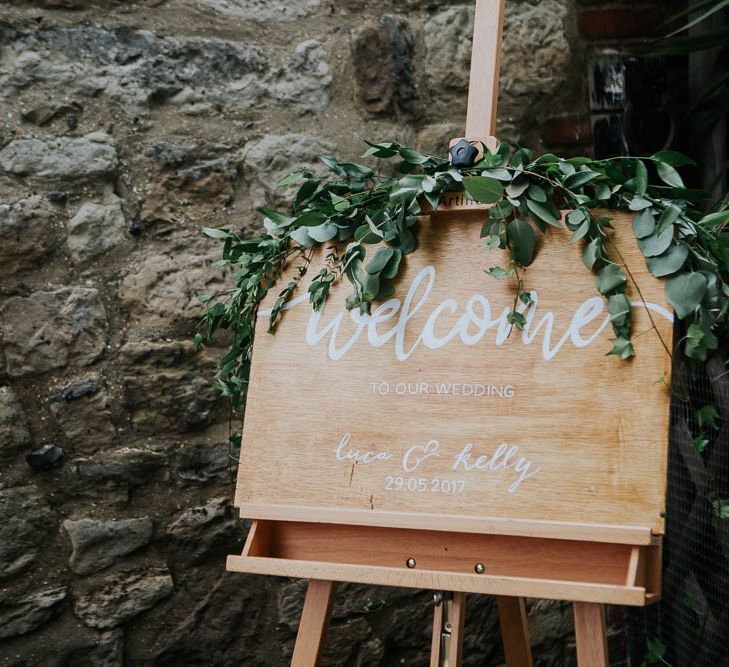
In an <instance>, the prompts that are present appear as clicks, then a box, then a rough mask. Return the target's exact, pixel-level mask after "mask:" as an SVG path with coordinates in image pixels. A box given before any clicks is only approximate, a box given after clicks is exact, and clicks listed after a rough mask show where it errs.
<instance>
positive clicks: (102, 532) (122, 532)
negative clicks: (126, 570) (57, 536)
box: [63, 517, 154, 574]
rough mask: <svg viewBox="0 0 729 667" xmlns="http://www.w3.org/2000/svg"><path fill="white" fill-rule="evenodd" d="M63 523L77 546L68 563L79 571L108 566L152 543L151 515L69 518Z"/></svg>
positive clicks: (73, 544)
mask: <svg viewBox="0 0 729 667" xmlns="http://www.w3.org/2000/svg"><path fill="white" fill-rule="evenodd" d="M63 527H64V528H65V529H66V532H67V533H68V536H69V538H70V539H71V546H72V548H73V551H72V552H71V557H70V559H69V561H68V564H69V565H70V567H71V569H72V570H73V571H74V572H76V574H93V573H94V572H100V571H101V570H104V569H106V568H107V567H109V566H110V565H112V564H114V563H115V562H117V561H118V560H120V559H121V558H123V557H124V556H126V555H127V554H130V553H132V552H133V551H136V550H137V549H139V548H141V547H143V546H145V545H147V544H149V542H150V541H151V540H152V532H153V530H154V526H153V524H152V520H151V519H150V518H149V517H142V518H138V519H119V520H118V521H114V520H112V521H96V520H94V519H78V520H75V521H73V520H70V519H67V520H66V521H64V522H63Z"/></svg>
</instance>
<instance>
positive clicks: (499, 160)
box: [195, 142, 729, 407]
mask: <svg viewBox="0 0 729 667" xmlns="http://www.w3.org/2000/svg"><path fill="white" fill-rule="evenodd" d="M368 145H369V148H368V150H367V151H366V153H365V155H366V156H374V157H376V158H380V159H383V160H395V161H396V164H395V171H396V172H397V174H398V175H397V176H394V177H377V176H376V175H375V173H374V172H373V171H372V170H371V169H369V168H368V167H365V166H362V165H359V164H354V163H349V162H340V161H338V160H336V159H334V158H332V157H329V156H322V158H321V160H322V162H323V163H324V165H326V167H327V168H328V170H329V175H328V176H327V177H326V178H319V177H317V176H315V175H314V174H313V173H311V172H299V173H296V174H293V175H291V176H289V177H287V178H286V179H284V181H282V183H281V186H291V185H294V184H296V185H298V191H297V193H296V196H295V200H294V204H293V206H292V207H291V209H290V210H288V211H276V210H272V209H268V208H264V209H261V214H262V215H263V218H264V219H263V223H264V226H265V228H266V231H267V234H265V235H263V236H260V237H257V238H251V239H244V238H241V237H240V236H239V235H238V234H236V233H235V232H234V231H232V230H228V229H210V228H205V229H204V232H205V234H207V235H208V236H211V237H213V238H216V239H220V240H221V241H222V242H223V253H222V258H221V259H220V260H219V261H218V262H216V263H215V267H216V268H220V269H222V268H224V267H225V268H229V269H230V270H231V271H232V276H233V285H232V286H231V287H230V288H229V289H227V290H224V291H222V292H220V293H217V294H214V295H207V296H205V297H203V301H204V302H205V303H206V313H205V316H204V318H203V323H202V327H201V331H200V333H198V334H197V336H196V339H195V342H196V345H197V346H200V345H202V344H203V343H211V342H212V340H213V337H214V335H215V334H216V332H217V331H219V330H227V331H228V332H229V333H230V336H231V338H230V347H229V349H228V351H227V352H226V354H225V355H224V356H223V358H222V360H221V361H220V366H219V369H218V373H217V379H218V381H219V384H220V387H221V390H222V391H223V393H224V395H226V396H227V397H229V398H230V399H231V400H232V403H233V406H234V407H239V406H240V405H241V403H242V396H243V389H244V386H245V382H246V378H247V372H248V365H249V362H250V358H251V348H252V344H253V336H254V327H255V317H256V312H257V310H258V307H259V304H260V302H261V300H262V299H263V298H264V296H265V295H266V294H267V293H268V291H269V290H270V289H272V288H273V287H274V286H275V285H276V283H277V281H278V279H279V278H280V277H281V275H282V272H283V270H284V267H285V265H287V263H289V262H290V261H291V260H292V259H297V260H298V261H299V262H300V264H299V267H298V270H297V271H296V275H295V276H294V278H293V279H291V280H290V281H288V282H287V283H286V284H285V285H284V286H283V289H281V291H280V293H279V296H278V298H277V299H276V301H275V305H274V307H273V310H272V313H271V315H270V318H269V332H271V333H273V332H274V330H275V327H276V324H277V322H278V320H279V317H280V314H281V311H282V309H283V307H284V306H285V304H286V303H287V301H288V300H289V299H291V298H292V296H293V295H294V293H295V292H296V291H297V290H299V289H301V288H302V282H303V281H304V278H305V276H306V274H307V269H308V267H309V264H310V262H311V259H312V254H313V250H314V248H315V247H316V246H321V245H327V247H328V251H327V255H326V266H325V267H324V268H322V269H321V270H320V271H319V272H318V273H317V274H316V275H315V276H313V278H312V279H311V280H310V281H309V283H308V286H307V287H306V289H307V290H308V295H309V300H310V301H311V304H312V307H313V308H315V309H320V308H321V307H322V306H323V304H324V303H325V301H326V299H327V296H328V294H329V291H330V289H331V286H332V284H333V283H334V282H335V281H336V280H338V279H340V278H344V279H346V280H348V281H349V282H350V284H351V286H352V293H351V294H350V296H349V297H348V298H347V300H346V307H347V308H349V309H353V308H358V309H359V310H360V311H361V312H363V313H368V312H369V310H370V307H371V304H372V303H373V302H375V301H379V300H382V299H385V298H387V297H388V296H389V295H390V294H392V292H393V286H392V281H393V280H394V279H395V277H396V276H397V275H398V273H399V271H400V268H401V265H402V261H403V258H404V257H405V256H406V255H408V254H410V253H412V252H414V251H415V250H416V247H417V224H418V223H417V220H418V217H417V216H418V215H420V214H422V213H426V212H427V211H428V210H430V209H432V208H436V207H437V206H438V203H439V201H440V199H441V196H442V194H443V193H444V192H454V191H455V192H464V193H465V195H466V196H467V197H468V198H469V199H472V200H475V201H478V202H482V203H487V204H491V208H490V209H489V211H488V212H487V213H484V223H483V228H482V231H481V237H482V239H483V240H484V241H483V242H484V243H485V246H486V247H487V248H490V249H495V248H500V249H502V250H506V251H508V254H507V257H508V264H507V265H506V266H492V267H484V270H485V271H486V273H487V274H488V275H489V276H492V277H493V278H496V279H505V278H513V280H514V281H515V284H516V289H515V298H514V307H513V309H512V311H511V313H510V315H509V322H510V323H511V324H512V325H513V326H514V327H517V328H520V327H522V326H523V325H524V324H525V321H526V317H525V312H527V310H528V308H529V307H530V306H531V305H532V303H531V296H530V290H529V289H528V286H527V284H526V282H525V279H526V276H525V271H524V269H525V268H526V267H528V266H529V265H530V264H531V263H532V262H533V261H534V260H535V252H536V237H537V234H538V233H539V232H542V233H543V232H546V231H547V230H548V229H549V228H557V229H560V230H561V232H562V233H563V232H564V230H563V228H564V227H566V228H567V229H568V230H569V231H570V232H571V234H572V240H573V241H574V242H575V243H577V242H579V243H581V244H582V246H583V253H582V258H583V262H584V264H585V267H586V268H587V269H589V270H592V271H594V272H595V285H596V288H597V290H598V291H599V293H600V294H602V295H603V296H605V297H606V299H607V303H608V311H609V313H610V318H611V322H612V326H613V331H614V334H615V337H614V339H613V340H612V343H613V349H612V350H611V351H610V352H609V354H615V355H619V356H620V357H622V358H623V359H628V358H630V357H631V356H633V354H634V351H633V346H632V343H631V307H630V301H629V299H628V297H627V294H626V292H627V287H628V282H629V280H631V281H632V277H631V276H629V275H626V273H625V271H624V269H623V264H624V263H623V262H622V261H621V257H620V256H619V252H618V250H617V248H616V247H615V246H614V245H613V244H612V242H611V240H610V230H611V228H612V225H611V220H610V218H609V217H607V216H605V215H604V214H603V213H601V212H600V211H604V210H606V209H613V210H616V209H617V210H624V211H629V212H632V213H633V214H634V217H633V224H632V228H633V232H634V234H635V236H636V238H637V240H638V245H639V247H640V249H641V251H642V253H643V255H644V256H645V258H646V264H647V266H648V269H649V270H650V272H651V273H652V274H653V275H654V276H656V277H658V278H663V279H665V280H666V297H667V299H668V301H669V302H670V303H671V305H672V306H673V308H674V309H675V311H676V314H677V315H678V317H679V319H681V320H684V321H685V323H686V325H687V329H686V330H687V334H686V337H685V339H684V340H683V341H681V344H680V346H681V349H682V350H683V353H684V354H685V355H686V357H688V358H689V359H692V360H696V361H704V360H705V359H706V358H707V355H708V353H709V352H710V351H711V350H714V349H716V348H717V347H718V344H719V338H718V337H717V332H718V331H719V329H720V328H721V327H723V326H724V325H725V323H726V318H727V311H729V232H727V223H729V210H727V209H726V207H725V208H724V209H720V210H717V211H715V212H713V213H709V214H705V213H703V212H701V211H700V210H699V208H698V206H697V204H698V203H699V202H701V201H703V200H704V199H705V198H706V197H707V196H708V195H707V194H706V193H704V192H701V191H697V190H692V189H688V188H686V187H685V186H684V183H683V181H682V179H681V176H680V175H679V173H678V171H677V169H678V168H680V167H682V166H684V165H687V164H691V161H690V160H689V159H688V158H686V157H684V156H683V155H681V154H679V153H675V152H672V151H665V152H661V153H657V154H656V155H654V156H652V157H650V158H613V159H608V160H600V161H594V160H590V159H589V158H571V159H561V158H558V157H557V156H555V155H552V154H547V155H543V156H541V157H539V158H535V157H534V155H533V154H532V152H531V151H529V150H526V149H524V148H514V149H512V148H510V147H509V146H508V145H507V144H502V145H501V146H500V147H499V148H498V150H496V151H495V152H491V151H488V150H485V153H484V157H483V159H481V160H480V161H479V162H478V163H477V164H475V165H474V166H472V167H469V168H465V169H455V168H453V167H451V165H450V164H449V162H448V160H447V159H444V158H438V157H434V156H432V155H425V154H423V153H420V152H418V151H416V150H413V149H412V148H408V147H405V146H402V145H400V144H398V143H395V142H389V143H377V144H375V143H369V142H368ZM651 175H655V177H654V178H651ZM560 209H561V210H562V211H564V212H565V214H564V217H563V214H562V213H561V212H560ZM636 287H637V286H636ZM637 288H638V287H637ZM638 289H639V288H638ZM667 351H668V350H667ZM669 353H670V351H669Z"/></svg>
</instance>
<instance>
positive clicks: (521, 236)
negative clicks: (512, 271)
mask: <svg viewBox="0 0 729 667" xmlns="http://www.w3.org/2000/svg"><path fill="white" fill-rule="evenodd" d="M506 235H507V238H508V240H509V243H510V244H511V246H512V249H513V253H514V260H515V261H516V263H517V264H519V265H521V266H529V265H530V264H531V263H532V262H533V261H534V247H535V243H536V239H535V236H534V230H533V229H532V226H531V225H530V224H529V223H528V222H527V221H526V220H520V219H516V220H514V221H513V222H511V223H510V224H509V226H508V228H507V230H506Z"/></svg>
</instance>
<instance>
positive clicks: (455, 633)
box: [430, 593, 466, 667]
mask: <svg viewBox="0 0 729 667" xmlns="http://www.w3.org/2000/svg"><path fill="white" fill-rule="evenodd" d="M465 620H466V594H465V593H452V594H448V597H446V594H443V599H442V600H441V602H440V603H439V604H437V605H436V607H435V611H434V613H433V642H432V644H431V650H430V667H460V665H461V661H462V660H463V625H464V623H465Z"/></svg>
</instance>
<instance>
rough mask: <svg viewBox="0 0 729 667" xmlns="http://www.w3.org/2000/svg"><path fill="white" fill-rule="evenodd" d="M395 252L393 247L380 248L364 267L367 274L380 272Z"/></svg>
mask: <svg viewBox="0 0 729 667" xmlns="http://www.w3.org/2000/svg"><path fill="white" fill-rule="evenodd" d="M394 254H395V249H394V248H380V249H379V250H378V251H377V252H376V253H375V256H374V257H373V258H372V260H371V261H370V263H369V264H368V265H367V268H366V269H365V270H366V271H367V273H369V274H372V275H374V274H376V273H381V272H382V271H383V270H384V268H385V267H386V266H387V263H388V262H389V261H390V260H391V259H392V257H393V255H394Z"/></svg>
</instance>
